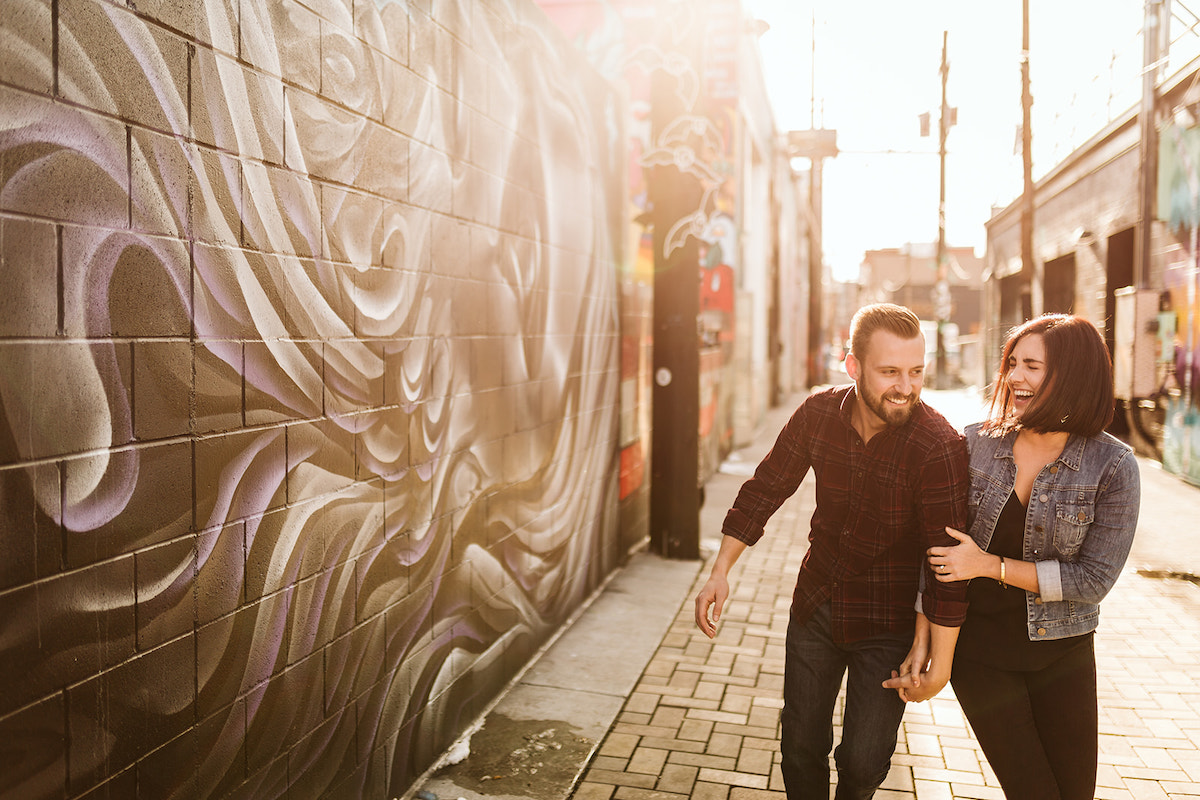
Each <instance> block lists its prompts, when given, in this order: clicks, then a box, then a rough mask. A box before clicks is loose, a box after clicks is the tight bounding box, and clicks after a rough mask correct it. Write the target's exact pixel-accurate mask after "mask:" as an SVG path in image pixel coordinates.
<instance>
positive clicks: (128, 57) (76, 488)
mask: <svg viewBox="0 0 1200 800" xmlns="http://www.w3.org/2000/svg"><path fill="white" fill-rule="evenodd" d="M485 5H486V8H485ZM312 9H318V11H313V10H312ZM0 16H3V19H2V20H0V276H2V278H3V280H2V285H3V287H4V288H3V290H2V291H0V554H2V557H0V680H2V682H3V685H4V691H3V692H0V765H2V770H0V771H2V772H3V774H4V779H3V780H2V781H0V797H6V798H7V797H14V798H16V797H20V798H39V797H64V796H65V797H79V796H82V795H84V794H86V793H88V792H89V791H92V790H93V789H95V788H96V787H100V788H99V790H98V791H99V792H100V793H101V794H102V795H104V796H111V797H130V798H132V797H154V798H171V797H178V798H195V797H247V798H273V797H282V796H285V795H286V796H287V797H290V798H305V797H312V798H316V797H324V796H335V797H356V798H358V797H361V798H372V797H389V798H390V797H393V796H397V795H399V794H401V793H403V792H404V790H405V789H406V788H407V787H408V786H409V785H410V784H411V783H412V781H413V779H414V778H415V777H416V776H418V775H419V774H420V773H421V772H422V771H423V770H424V769H425V768H427V767H428V766H430V764H431V762H432V761H433V759H434V758H436V757H437V755H438V754H440V753H441V751H442V750H444V749H445V748H446V747H447V746H448V745H449V744H450V743H451V742H452V741H453V739H454V738H455V737H456V736H457V735H458V734H459V733H460V732H461V731H462V730H463V729H464V728H465V727H466V726H467V725H468V724H469V723H470V722H471V721H472V720H473V719H474V718H475V717H476V716H477V715H478V714H479V713H480V712H481V711H483V710H484V707H485V706H486V704H487V703H488V702H489V701H490V700H491V699H492V697H493V696H494V695H495V693H496V692H497V690H498V689H499V688H501V687H502V686H503V685H504V684H505V683H506V682H507V681H508V680H509V679H510V678H511V677H512V676H513V675H514V674H515V673H516V671H517V670H518V669H519V668H520V666H521V665H522V664H523V663H524V662H525V661H526V660H527V659H528V658H529V656H530V655H531V654H532V653H533V652H534V651H535V650H536V648H537V647H538V646H539V645H540V644H541V643H542V642H543V641H544V640H545V638H546V637H547V636H548V634H549V633H550V632H551V631H553V630H554V629H555V628H556V627H557V626H558V625H559V624H560V623H561V622H562V621H563V620H564V619H565V618H566V617H567V616H568V615H569V614H570V613H571V612H572V611H573V610H574V609H575V608H577V607H578V605H579V604H580V602H581V601H582V600H584V599H585V598H586V597H587V596H588V595H589V594H590V593H591V592H592V591H593V590H594V589H595V588H596V587H597V586H598V585H599V583H600V581H601V580H602V578H603V577H604V576H605V575H606V574H607V573H608V572H609V571H611V570H612V569H613V568H614V567H615V566H616V565H617V564H618V562H619V561H620V559H621V558H622V557H623V556H624V554H625V552H626V551H627V550H628V548H629V546H630V544H631V543H630V542H629V541H628V540H627V539H628V537H627V535H625V534H622V532H621V531H620V530H618V526H617V521H616V510H617V505H618V493H619V492H620V484H619V478H620V477H622V476H621V475H620V467H621V465H620V463H619V461H618V448H617V441H618V409H619V406H618V397H619V382H620V380H621V376H622V353H621V347H620V338H619V334H618V331H619V328H618V325H619V310H618V304H617V291H618V289H617V286H618V276H617V267H618V264H619V262H620V259H621V256H620V253H621V250H622V248H623V244H622V242H623V240H624V236H625V233H624V229H623V225H624V223H623V221H622V220H621V219H620V218H619V216H620V215H619V213H614V211H613V210H612V209H611V208H610V207H609V203H608V201H607V200H606V199H605V198H606V197H611V196H613V195H614V190H613V188H612V187H614V186H615V187H622V186H623V185H624V177H623V175H622V171H623V170H624V169H625V165H624V163H623V156H622V155H620V154H621V153H623V149H624V137H623V133H622V125H623V121H622V119H621V116H620V114H619V112H618V110H617V109H618V102H617V96H616V94H615V93H614V92H613V91H612V90H611V89H610V87H609V85H608V84H607V83H606V82H604V81H603V80H602V79H601V78H599V77H598V76H597V75H596V73H595V72H594V71H593V70H591V69H590V68H588V67H587V66H586V64H585V62H583V60H582V59H580V58H579V57H578V56H577V55H576V54H575V53H574V52H573V51H572V50H571V49H570V48H569V47H568V46H567V45H566V43H565V42H564V41H563V40H562V38H561V36H560V35H559V33H558V31H556V30H552V29H551V26H550V25H549V23H548V22H547V20H546V19H545V16H544V15H543V14H542V13H541V12H540V11H539V10H538V9H537V8H536V7H535V6H533V5H532V4H527V3H524V2H519V0H495V2H489V3H487V4H479V3H474V2H470V0H457V2H446V3H437V4H433V7H432V8H431V6H430V4H429V3H418V2H414V3H405V2H388V1H387V0H379V2H377V3H369V2H367V3H364V2H357V3H351V2H349V0H346V2H340V1H339V0H327V1H326V2H319V3H315V4H313V3H309V4H307V5H301V4H299V3H292V2H281V1H279V0H271V2H267V1H266V0H242V2H234V1H233V0H228V2H226V1H225V0H205V1H204V2H196V3H183V4H170V3H155V2H140V1H139V2H138V4H137V9H136V10H135V9H134V8H133V6H132V5H129V6H126V5H123V4H122V5H117V4H110V3H106V2H100V1H99V0H72V1H71V2H65V1H63V2H53V3H52V2H50V0H44V1H42V0H5V2H4V4H3V11H2V14H0Z"/></svg>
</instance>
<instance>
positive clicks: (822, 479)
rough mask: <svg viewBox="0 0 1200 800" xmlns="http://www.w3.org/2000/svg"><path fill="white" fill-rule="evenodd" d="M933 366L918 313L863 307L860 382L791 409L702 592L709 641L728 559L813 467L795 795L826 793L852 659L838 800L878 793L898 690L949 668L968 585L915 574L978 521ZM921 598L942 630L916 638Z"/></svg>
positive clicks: (792, 773)
mask: <svg viewBox="0 0 1200 800" xmlns="http://www.w3.org/2000/svg"><path fill="white" fill-rule="evenodd" d="M924 367H925V341H924V337H923V336H922V334H921V326H920V321H919V320H918V319H917V317H916V315H915V314H913V313H912V312H911V311H909V310H908V309H906V308H903V307H901V306H896V305H892V304H890V303H881V304H877V305H870V306H865V307H863V308H862V309H860V310H859V311H858V313H856V314H855V315H854V319H853V320H852V321H851V323H850V353H849V354H848V355H847V356H846V371H847V373H848V374H849V376H850V377H851V378H852V379H853V380H854V383H853V384H851V385H847V386H839V387H834V388H832V389H827V390H824V391H821V392H818V393H816V394H813V395H811V396H810V397H809V398H808V399H806V400H805V401H804V402H803V403H802V404H801V405H800V407H799V408H798V409H797V410H796V411H795V413H794V414H793V415H792V417H791V419H790V420H789V421H788V423H787V425H785V426H784V428H783V431H782V432H781V433H780V434H779V438H778V440H777V441H776V442H775V446H774V447H773V448H772V449H771V452H770V453H768V454H767V456H766V458H764V459H763V460H762V463H760V464H759V465H758V469H757V470H756V471H755V473H754V477H753V478H751V479H750V480H748V481H746V483H745V484H743V485H742V487H741V490H740V491H739V492H738V496H737V499H736V500H735V501H734V504H733V507H732V508H731V509H730V510H729V512H728V514H727V515H726V517H725V523H724V526H723V528H722V532H723V533H724V536H723V537H722V542H721V549H720V551H719V552H718V554H717V557H716V561H715V562H714V563H713V567H712V573H711V576H710V577H709V579H708V582H707V583H706V584H705V585H704V588H703V589H701V590H700V593H699V595H697V597H696V624H697V625H698V626H699V628H700V630H702V631H703V632H704V633H705V635H707V636H708V637H710V638H712V637H713V636H714V635H715V634H716V625H717V622H718V620H719V619H720V616H721V610H722V608H723V607H724V605H725V601H726V599H727V598H728V596H729V581H728V575H729V570H730V568H731V567H732V566H733V564H734V563H735V562H736V561H737V558H738V556H740V555H741V553H742V552H743V551H744V550H745V548H746V547H747V546H749V545H753V544H754V543H755V542H756V541H758V539H759V538H760V537H761V536H762V534H763V527H764V525H765V524H766V522H767V520H768V519H769V518H770V517H771V515H772V514H774V513H775V511H776V510H777V509H778V508H779V506H780V505H782V504H783V501H784V500H786V499H787V498H788V497H790V496H791V495H792V494H793V493H794V492H795V491H796V489H797V488H798V487H799V485H800V482H801V480H803V478H804V476H805V474H806V473H807V472H808V470H809V468H810V467H811V468H812V470H813V472H814V473H815V474H816V479H817V490H816V494H817V508H816V512H815V513H814V514H813V516H812V521H811V530H810V533H809V543H810V544H809V549H808V552H807V553H806V554H805V556H804V561H803V562H802V564H801V566H800V574H799V576H798V578H797V581H796V589H795V592H794V594H793V597H792V609H791V619H790V622H789V624H788V632H787V650H786V660H785V665H784V689H783V714H782V723H783V737H782V743H781V745H782V746H781V749H782V752H783V765H782V766H783V780H784V784H785V786H786V788H787V793H788V798H789V800H801V798H803V799H804V800H812V799H814V798H821V800H828V798H829V750H830V748H831V747H832V746H833V710H834V704H835V703H836V701H837V696H838V691H839V689H840V687H841V683H842V678H843V676H845V675H846V674H847V670H848V673H849V677H848V681H847V689H846V706H845V713H844V715H843V720H842V740H841V744H839V745H838V748H837V750H836V751H835V753H834V759H835V762H836V764H837V770H838V786H837V794H836V797H837V798H838V800H857V799H858V798H869V797H872V796H873V795H874V794H875V790H876V789H877V788H878V787H879V785H880V784H881V783H882V782H883V780H884V778H886V777H887V772H888V769H889V767H890V765H891V758H892V753H893V752H894V751H895V749H896V731H897V729H898V728H899V726H900V721H901V718H902V717H903V715H904V701H903V700H902V699H901V697H900V695H901V694H904V696H905V697H907V699H909V700H923V699H926V698H928V697H931V696H933V695H934V694H937V692H938V691H940V690H941V688H942V687H943V686H945V684H946V681H947V680H949V677H950V668H951V665H952V659H953V653H954V644H955V642H956V640H957V638H958V626H959V625H961V624H962V621H963V617H964V616H965V614H966V585H965V583H961V582H960V583H942V582H940V581H938V580H936V579H935V578H934V577H933V575H932V574H931V573H929V574H926V575H925V579H924V581H921V584H922V585H921V592H920V596H918V582H919V579H920V575H921V571H922V570H928V569H929V567H928V565H927V563H926V559H925V550H926V549H927V548H928V547H932V546H935V545H943V546H945V545H952V544H954V540H953V539H951V538H950V537H949V536H948V535H947V534H946V532H945V529H946V527H947V526H950V527H953V528H956V529H958V530H965V528H964V527H963V525H965V524H966V505H967V503H966V500H967V483H968V474H967V449H966V442H965V440H964V438H963V437H962V436H961V435H960V434H959V433H958V432H957V431H955V430H954V428H953V427H951V426H950V424H949V423H948V422H947V421H946V420H945V419H944V418H943V417H942V416H941V415H940V414H938V413H937V412H936V411H934V410H932V409H931V408H929V407H928V406H926V405H924V404H923V403H921V402H920V397H921V385H922V380H923V377H924ZM916 606H919V607H920V608H921V610H922V612H923V614H924V619H923V620H922V623H923V624H922V628H926V627H927V628H928V630H929V634H928V637H927V639H926V641H925V642H924V643H921V644H914V621H915V619H916V611H915V607H916ZM710 613H711V616H710ZM926 620H927V621H928V626H926V625H925V624H924V623H925V621H926ZM910 648H911V650H912V653H910ZM926 655H928V661H926ZM901 664H905V665H906V666H905V668H904V669H900V672H901V673H903V675H904V676H905V680H911V682H912V686H911V687H910V688H907V689H905V690H904V691H903V692H902V693H900V692H897V691H896V690H895V689H894V688H893V689H888V688H884V686H883V683H884V682H885V681H887V680H889V677H890V676H893V675H895V674H896V673H895V672H894V671H895V670H897V669H898V668H900V667H901ZM914 665H915V666H914ZM910 666H911V667H913V668H911V669H910V668H909V667H910ZM910 672H911V675H910ZM917 674H919V675H920V677H919V678H916V677H912V676H914V675H917Z"/></svg>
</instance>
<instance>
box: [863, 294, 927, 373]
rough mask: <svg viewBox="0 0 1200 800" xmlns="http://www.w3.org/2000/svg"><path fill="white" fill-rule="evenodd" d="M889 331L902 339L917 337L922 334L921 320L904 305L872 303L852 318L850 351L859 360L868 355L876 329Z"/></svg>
mask: <svg viewBox="0 0 1200 800" xmlns="http://www.w3.org/2000/svg"><path fill="white" fill-rule="evenodd" d="M881 330H882V331H887V332H888V333H893V334H895V335H896V336H899V337H900V338H901V339H916V338H917V337H918V336H920V335H921V320H920V319H918V318H917V315H916V314H914V313H913V312H912V311H910V310H908V309H907V308H905V307H904V306H898V305H896V304H895V303H872V304H871V305H868V306H863V307H862V308H860V309H859V310H858V311H856V312H855V314H854V317H853V318H852V319H851V320H850V352H851V353H853V354H854V357H855V358H857V359H858V360H859V361H862V360H863V359H865V358H866V357H867V343H868V342H870V341H871V334H873V333H875V331H881Z"/></svg>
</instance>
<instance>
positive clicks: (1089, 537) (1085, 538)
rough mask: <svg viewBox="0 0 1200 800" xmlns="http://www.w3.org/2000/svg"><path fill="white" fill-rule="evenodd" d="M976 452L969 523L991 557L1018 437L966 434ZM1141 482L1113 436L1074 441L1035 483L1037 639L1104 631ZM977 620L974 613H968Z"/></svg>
mask: <svg viewBox="0 0 1200 800" xmlns="http://www.w3.org/2000/svg"><path fill="white" fill-rule="evenodd" d="M965 433H966V436H967V447H968V449H969V450H970V453H971V487H970V489H969V491H968V495H967V502H968V506H967V519H968V521H969V525H970V534H971V538H973V539H974V540H975V542H976V543H977V544H978V545H979V546H980V547H981V548H982V549H984V550H986V549H987V547H988V544H989V543H990V542H991V540H992V534H993V533H994V532H995V529H996V522H997V521H998V520H999V519H1000V511H1001V510H1002V509H1003V508H1004V504H1005V503H1007V502H1008V497H1009V495H1011V494H1012V491H1013V486H1014V484H1015V482H1016V477H1017V466H1016V462H1015V461H1014V460H1013V442H1014V441H1015V440H1016V437H1017V434H1016V433H1015V432H1013V433H1008V434H1005V435H1004V436H1001V437H999V438H992V437H990V436H988V435H987V434H986V433H984V432H982V430H981V425H980V424H975V425H968V426H967V428H966V431H965ZM1140 498H1141V475H1140V473H1139V472H1138V465H1137V459H1135V458H1134V456H1133V451H1132V450H1131V449H1130V448H1129V447H1128V446H1127V445H1125V444H1124V443H1122V442H1120V441H1118V440H1117V439H1115V438H1113V437H1112V436H1110V435H1108V434H1107V433H1101V434H1098V435H1096V436H1092V437H1084V436H1079V435H1076V434H1072V435H1071V438H1070V439H1068V440H1067V444H1066V446H1065V447H1063V451H1062V453H1060V454H1059V456H1058V458H1056V459H1055V460H1054V461H1051V462H1050V463H1049V464H1047V465H1046V466H1045V467H1043V468H1042V471H1041V472H1040V473H1038V475H1037V477H1036V478H1035V479H1034V481H1033V492H1032V493H1031V494H1030V496H1029V510H1028V513H1027V514H1026V515H1025V535H1024V542H1025V543H1024V560H1025V561H1032V562H1035V563H1036V565H1037V576H1038V586H1039V588H1040V589H1041V594H1040V595H1038V594H1035V593H1033V592H1026V593H1025V608H1026V614H1027V621H1028V628H1029V639H1030V641H1040V640H1046V639H1062V638H1065V637H1068V636H1079V635H1081V634H1085V633H1090V632H1091V631H1094V630H1096V626H1097V625H1098V624H1099V620H1100V601H1101V600H1102V599H1104V596H1105V595H1107V594H1108V591H1109V590H1110V589H1111V588H1112V587H1113V584H1114V583H1116V581H1117V577H1118V576H1119V575H1120V574H1121V569H1122V567H1124V565H1125V559H1126V558H1127V557H1128V556H1129V548H1130V546H1132V544H1133V533H1134V530H1135V529H1136V528H1137V518H1138V509H1139V505H1140ZM968 613H969V612H968Z"/></svg>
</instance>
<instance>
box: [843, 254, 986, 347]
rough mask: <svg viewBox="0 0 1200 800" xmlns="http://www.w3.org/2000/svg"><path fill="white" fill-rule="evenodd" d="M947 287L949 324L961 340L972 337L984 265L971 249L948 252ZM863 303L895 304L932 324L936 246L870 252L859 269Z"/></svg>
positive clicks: (977, 319) (980, 315)
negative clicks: (955, 327)
mask: <svg viewBox="0 0 1200 800" xmlns="http://www.w3.org/2000/svg"><path fill="white" fill-rule="evenodd" d="M946 256H947V265H946V281H947V283H949V285H950V317H949V321H950V322H953V323H954V324H956V325H957V326H958V330H959V331H960V332H961V333H962V334H964V335H975V334H977V333H978V332H979V325H980V323H981V321H982V320H983V259H982V258H980V257H978V256H976V255H975V250H974V249H973V248H970V247H947V248H946ZM858 276H859V277H858V282H859V284H860V285H861V286H862V302H863V303H884V302H886V303H899V304H900V305H902V306H907V307H908V308H911V309H912V310H913V312H914V313H915V314H916V315H917V316H918V317H920V318H921V319H924V320H936V319H937V313H936V311H935V310H934V302H933V291H934V286H935V284H936V283H937V245H935V244H906V245H904V246H903V247H890V248H887V249H884V250H868V251H867V252H866V253H864V254H863V260H862V264H861V265H860V266H859V272H858Z"/></svg>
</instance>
